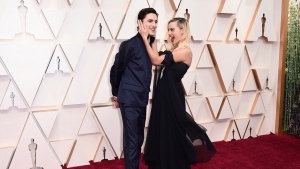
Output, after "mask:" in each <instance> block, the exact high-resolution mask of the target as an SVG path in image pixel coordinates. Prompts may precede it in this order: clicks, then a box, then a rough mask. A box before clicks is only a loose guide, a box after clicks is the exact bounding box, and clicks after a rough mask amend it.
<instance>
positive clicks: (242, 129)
mask: <svg viewBox="0 0 300 169" xmlns="http://www.w3.org/2000/svg"><path fill="white" fill-rule="evenodd" d="M249 122H250V119H248V118H246V119H236V120H235V123H236V125H237V129H238V131H239V134H240V136H241V139H246V138H244V136H245V133H246V130H247V129H248V124H249Z"/></svg>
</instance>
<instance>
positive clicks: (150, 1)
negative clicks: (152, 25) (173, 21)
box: [147, 0, 156, 9]
mask: <svg viewBox="0 0 300 169" xmlns="http://www.w3.org/2000/svg"><path fill="white" fill-rule="evenodd" d="M154 1H155V0H147V2H148V4H149V8H153V3H154ZM155 9H156V8H155Z"/></svg>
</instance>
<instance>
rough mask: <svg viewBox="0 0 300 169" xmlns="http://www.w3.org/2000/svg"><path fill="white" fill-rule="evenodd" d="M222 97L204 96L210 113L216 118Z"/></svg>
mask: <svg viewBox="0 0 300 169" xmlns="http://www.w3.org/2000/svg"><path fill="white" fill-rule="evenodd" d="M223 99H224V97H223V96H217V97H206V101H207V103H208V106H209V108H210V111H211V114H212V115H213V116H214V118H217V116H218V113H219V110H220V106H221V104H222V102H223Z"/></svg>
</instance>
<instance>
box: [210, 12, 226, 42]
mask: <svg viewBox="0 0 300 169" xmlns="http://www.w3.org/2000/svg"><path fill="white" fill-rule="evenodd" d="M231 24H232V18H230V17H227V15H226V17H221V16H218V17H216V18H215V20H214V24H213V26H212V29H211V31H210V33H209V35H208V38H207V40H208V41H223V40H225V39H226V37H227V35H228V31H229V30H230V26H231ZM220 28H222V29H220Z"/></svg>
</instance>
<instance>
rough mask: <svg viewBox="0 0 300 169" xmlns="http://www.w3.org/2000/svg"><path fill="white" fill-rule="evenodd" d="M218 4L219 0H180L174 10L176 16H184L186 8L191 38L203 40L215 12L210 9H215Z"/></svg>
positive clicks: (206, 35) (205, 37)
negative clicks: (176, 9) (178, 5)
mask: <svg viewBox="0 0 300 169" xmlns="http://www.w3.org/2000/svg"><path fill="white" fill-rule="evenodd" d="M219 4H220V2H219V0H210V1H195V0H182V1H181V2H180V7H179V9H178V11H177V12H176V17H184V14H185V13H186V9H188V13H189V14H190V19H189V25H190V29H191V34H192V36H193V39H194V40H205V39H207V37H208V34H209V31H210V28H211V26H212V24H213V21H214V18H215V13H216V11H215V10H211V9H217V8H218V6H219Z"/></svg>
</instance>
